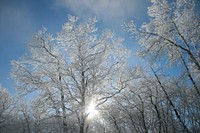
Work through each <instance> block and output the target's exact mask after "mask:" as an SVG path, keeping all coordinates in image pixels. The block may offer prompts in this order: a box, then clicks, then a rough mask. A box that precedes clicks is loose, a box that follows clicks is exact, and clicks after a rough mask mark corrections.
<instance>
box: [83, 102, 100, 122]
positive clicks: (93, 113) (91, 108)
mask: <svg viewBox="0 0 200 133" xmlns="http://www.w3.org/2000/svg"><path fill="white" fill-rule="evenodd" d="M86 113H87V115H88V119H92V118H94V117H98V115H99V111H98V110H97V109H96V104H95V103H93V102H91V103H90V104H89V105H88V107H87V109H86Z"/></svg>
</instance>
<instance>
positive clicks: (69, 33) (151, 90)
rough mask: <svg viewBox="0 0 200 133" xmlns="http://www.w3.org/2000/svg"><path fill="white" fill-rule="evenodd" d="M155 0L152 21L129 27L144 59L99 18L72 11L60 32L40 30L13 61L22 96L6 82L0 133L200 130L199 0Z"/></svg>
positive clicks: (0, 101) (0, 106)
mask: <svg viewBox="0 0 200 133" xmlns="http://www.w3.org/2000/svg"><path fill="white" fill-rule="evenodd" d="M151 2H152V5H151V6H150V7H148V12H147V14H148V17H149V18H148V22H146V23H143V24H142V25H141V26H138V25H137V23H136V22H135V21H130V22H128V23H125V24H123V26H122V28H123V29H124V30H125V31H126V32H129V33H130V37H133V38H134V39H136V40H137V41H138V43H139V45H140V48H139V50H138V51H137V53H134V54H137V58H139V59H143V60H144V61H146V64H144V65H143V66H139V65H137V62H135V64H134V66H132V64H129V61H130V60H131V57H130V55H131V54H130V53H131V52H132V51H131V49H129V50H128V49H127V48H126V47H125V45H124V40H123V39H122V38H119V37H116V35H115V34H114V33H113V32H112V31H110V30H104V31H103V32H102V33H100V32H99V31H98V29H97V27H96V23H97V20H96V18H91V19H88V20H87V21H85V22H82V21H81V20H80V19H79V18H78V17H75V16H71V15H69V16H68V21H67V22H66V24H64V25H63V26H62V29H61V31H60V32H58V33H57V35H56V36H53V35H52V34H50V33H48V31H47V28H45V27H43V28H42V29H41V30H39V31H38V32H37V33H35V34H34V36H33V38H32V39H31V40H30V43H29V44H28V50H27V53H25V54H24V56H22V57H21V58H20V59H18V60H14V61H12V62H11V64H12V70H11V75H12V78H13V79H14V80H15V82H16V91H17V95H16V96H12V95H11V94H9V92H8V91H7V89H6V88H4V87H2V86H0V132H1V133H77V132H79V133H95V132H96V133H198V132H200V15H199V9H197V5H198V4H197V3H198V1H197V0H176V1H175V2H169V1H167V0H151ZM133 45H135V44H133Z"/></svg>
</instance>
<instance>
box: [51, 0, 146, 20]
mask: <svg viewBox="0 0 200 133" xmlns="http://www.w3.org/2000/svg"><path fill="white" fill-rule="evenodd" d="M148 3H149V1H148V0H55V5H56V6H57V7H64V8H67V9H70V10H71V11H72V12H73V13H75V14H76V15H78V16H80V17H83V16H84V17H91V16H96V17H97V18H98V19H102V20H104V21H106V22H108V21H111V20H114V21H116V20H118V21H119V20H124V19H127V18H128V17H131V16H138V14H142V13H144V11H145V9H146V7H147V5H148Z"/></svg>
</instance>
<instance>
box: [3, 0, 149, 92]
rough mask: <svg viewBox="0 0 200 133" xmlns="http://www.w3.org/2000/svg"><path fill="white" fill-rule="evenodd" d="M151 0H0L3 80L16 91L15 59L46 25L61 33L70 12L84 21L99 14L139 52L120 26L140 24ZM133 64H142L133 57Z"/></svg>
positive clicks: (101, 25) (103, 23) (103, 22)
mask: <svg viewBox="0 0 200 133" xmlns="http://www.w3.org/2000/svg"><path fill="white" fill-rule="evenodd" d="M149 5H150V2H149V0H1V1H0V83H1V84H2V86H3V87H5V88H7V89H8V90H9V91H10V92H11V93H14V92H15V91H14V90H15V87H14V81H13V80H12V79H11V77H10V70H11V65H10V62H11V61H12V60H17V59H19V58H20V57H21V56H22V55H23V54H24V53H25V52H26V51H27V45H28V42H29V41H30V39H31V36H32V35H33V34H34V33H35V32H37V31H38V30H39V29H40V28H41V27H42V26H45V27H47V29H48V31H49V32H50V33H52V34H56V32H59V31H60V29H61V27H62V25H63V24H64V23H65V22H66V21H67V16H68V14H71V15H75V16H78V17H80V18H81V19H82V20H83V21H84V20H86V19H87V18H89V17H97V19H98V21H99V22H98V25H97V26H98V28H100V29H104V28H109V29H111V30H113V31H114V32H115V33H116V35H117V36H119V37H123V38H125V45H126V46H127V47H128V48H129V49H131V50H133V51H135V49H136V47H137V46H136V45H134V43H135V42H134V40H133V39H130V36H129V34H128V33H126V32H124V31H123V30H122V27H121V26H120V25H121V24H123V22H128V20H131V19H134V20H136V22H137V23H138V25H140V24H141V23H142V22H143V21H146V18H147V14H146V11H147V7H148V6H149ZM130 62H131V63H135V64H137V63H138V59H136V58H135V59H134V58H132V60H131V61H130Z"/></svg>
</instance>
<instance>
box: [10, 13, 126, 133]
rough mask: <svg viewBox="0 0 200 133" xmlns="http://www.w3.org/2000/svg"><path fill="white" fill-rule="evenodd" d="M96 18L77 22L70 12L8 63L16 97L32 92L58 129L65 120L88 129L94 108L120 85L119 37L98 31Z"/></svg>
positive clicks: (122, 57) (123, 68) (123, 62)
mask: <svg viewBox="0 0 200 133" xmlns="http://www.w3.org/2000/svg"><path fill="white" fill-rule="evenodd" d="M96 22H97V20H96V19H95V18H93V19H89V20H88V21H87V22H84V23H83V22H80V21H79V18H77V17H74V16H69V18H68V21H67V23H66V24H65V25H64V26H63V27H62V30H61V32H59V33H58V34H57V36H56V37H53V36H52V35H51V34H49V33H47V30H46V28H42V30H40V31H39V32H38V33H36V34H35V35H34V37H33V39H32V41H31V42H30V44H29V52H28V53H27V54H26V55H25V56H23V57H22V58H20V59H19V60H18V61H13V62H12V65H13V69H12V76H13V78H14V79H15V81H16V83H17V85H18V90H19V93H20V94H21V95H24V94H29V93H31V92H35V94H36V95H39V98H38V99H37V100H39V101H38V102H39V103H40V104H41V105H38V106H40V107H42V105H44V107H45V108H47V110H46V111H48V114H49V115H51V116H52V115H54V116H56V117H57V119H60V120H61V121H62V129H63V130H62V132H66V131H67V130H70V126H69V125H68V124H70V122H67V121H68V120H71V122H72V121H74V122H75V123H74V125H76V126H77V127H79V128H78V129H77V131H79V132H80V133H83V132H85V131H86V130H87V125H88V124H89V122H88V121H87V118H88V117H89V115H90V113H91V112H90V111H89V112H88V111H87V110H89V109H88V108H89V107H90V104H91V103H92V104H94V109H95V110H98V109H99V108H100V106H101V105H102V104H103V103H105V102H106V101H107V100H108V99H109V98H111V97H112V96H114V95H116V94H117V93H119V92H120V91H121V90H123V89H124V88H125V85H126V81H127V78H125V77H126V76H125V73H126V66H127V62H126V57H127V56H128V53H129V51H128V50H127V49H125V48H124V46H123V39H121V38H116V37H114V33H112V32H111V31H109V30H106V31H103V33H102V35H100V34H98V32H97V28H96V26H95V24H96Z"/></svg>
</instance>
